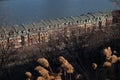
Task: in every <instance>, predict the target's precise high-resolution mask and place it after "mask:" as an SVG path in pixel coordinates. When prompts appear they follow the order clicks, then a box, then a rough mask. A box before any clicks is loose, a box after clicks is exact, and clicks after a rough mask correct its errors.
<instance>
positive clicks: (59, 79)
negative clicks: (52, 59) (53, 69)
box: [54, 75, 62, 80]
mask: <svg viewBox="0 0 120 80" xmlns="http://www.w3.org/2000/svg"><path fill="white" fill-rule="evenodd" d="M54 80H62V78H61V76H60V75H57V76H55V79H54Z"/></svg>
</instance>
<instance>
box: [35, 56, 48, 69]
mask: <svg viewBox="0 0 120 80" xmlns="http://www.w3.org/2000/svg"><path fill="white" fill-rule="evenodd" d="M37 62H38V63H40V64H41V65H43V66H44V67H49V62H48V60H47V59H45V58H39V59H38V60H37Z"/></svg>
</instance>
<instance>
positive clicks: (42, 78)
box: [37, 76, 45, 80]
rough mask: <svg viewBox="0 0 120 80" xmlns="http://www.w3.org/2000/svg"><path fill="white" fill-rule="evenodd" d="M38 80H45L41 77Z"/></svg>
mask: <svg viewBox="0 0 120 80" xmlns="http://www.w3.org/2000/svg"><path fill="white" fill-rule="evenodd" d="M37 80H45V78H44V77H41V76H40V77H38V78H37Z"/></svg>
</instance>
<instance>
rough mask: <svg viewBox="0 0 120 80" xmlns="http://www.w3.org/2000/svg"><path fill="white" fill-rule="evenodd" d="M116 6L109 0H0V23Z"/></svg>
mask: <svg viewBox="0 0 120 80" xmlns="http://www.w3.org/2000/svg"><path fill="white" fill-rule="evenodd" d="M118 8H119V7H118V6H117V5H116V4H115V3H112V2H111V1H110V0H0V24H1V25H5V24H21V23H22V24H26V23H32V22H37V21H40V20H42V19H54V18H60V17H68V16H77V15H81V14H84V13H87V12H97V11H111V10H114V9H118Z"/></svg>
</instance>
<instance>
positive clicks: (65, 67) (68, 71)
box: [25, 47, 120, 80]
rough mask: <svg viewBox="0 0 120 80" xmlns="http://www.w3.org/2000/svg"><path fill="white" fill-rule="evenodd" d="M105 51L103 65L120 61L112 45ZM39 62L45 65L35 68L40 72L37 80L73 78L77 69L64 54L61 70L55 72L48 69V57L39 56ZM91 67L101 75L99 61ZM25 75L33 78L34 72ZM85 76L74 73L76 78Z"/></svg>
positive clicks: (28, 78)
mask: <svg viewBox="0 0 120 80" xmlns="http://www.w3.org/2000/svg"><path fill="white" fill-rule="evenodd" d="M103 53H104V55H105V56H106V60H105V62H104V63H103V65H102V66H103V67H105V68H104V69H106V68H111V67H112V66H113V65H114V64H115V63H116V62H117V61H120V57H117V56H116V55H112V50H111V48H110V47H108V48H105V49H104V52H103ZM37 62H38V63H40V64H41V65H42V66H43V67H42V66H36V67H35V69H34V70H35V71H37V72H38V73H39V74H40V76H38V78H37V80H73V78H71V75H73V73H74V71H75V70H74V67H73V66H72V65H71V64H70V63H69V62H68V60H66V59H65V58H64V57H63V56H59V62H60V63H61V66H60V68H58V69H61V70H60V72H58V73H53V72H51V71H49V70H50V69H49V70H47V69H48V68H49V67H50V64H49V62H48V60H47V59H46V58H39V59H38V60H37ZM90 67H92V68H93V70H94V71H95V74H96V75H97V76H99V73H98V72H97V71H99V70H100V68H98V65H97V63H92V66H90ZM96 69H97V70H96ZM62 74H63V75H62ZM25 75H26V76H27V79H26V80H31V77H32V74H31V73H30V72H26V73H25ZM83 76H84V75H82V74H77V75H76V76H75V75H74V80H83V78H84V77H83Z"/></svg>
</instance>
